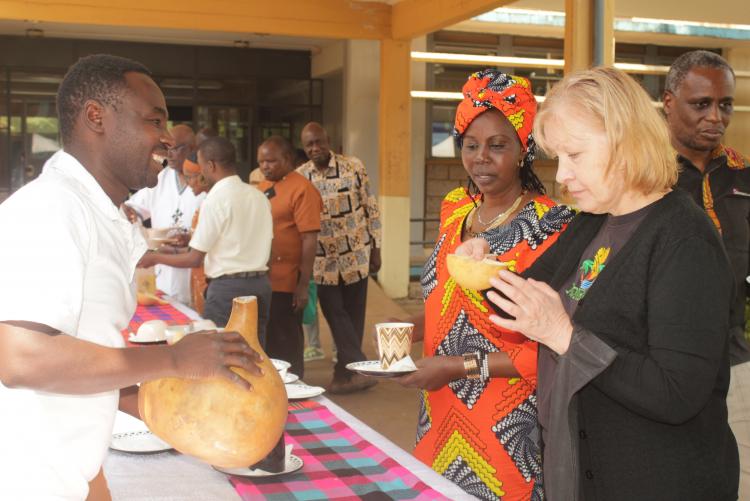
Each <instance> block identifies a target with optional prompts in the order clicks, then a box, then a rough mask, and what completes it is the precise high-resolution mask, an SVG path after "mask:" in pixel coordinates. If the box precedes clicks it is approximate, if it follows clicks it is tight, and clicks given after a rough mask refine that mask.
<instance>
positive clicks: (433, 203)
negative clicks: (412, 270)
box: [424, 158, 563, 241]
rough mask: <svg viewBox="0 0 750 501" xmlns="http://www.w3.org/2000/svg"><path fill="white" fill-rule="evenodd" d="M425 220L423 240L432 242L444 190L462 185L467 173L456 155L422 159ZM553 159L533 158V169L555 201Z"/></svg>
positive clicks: (557, 188)
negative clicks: (423, 166)
mask: <svg viewBox="0 0 750 501" xmlns="http://www.w3.org/2000/svg"><path fill="white" fill-rule="evenodd" d="M425 170H426V172H425V212H424V217H425V219H426V220H428V221H427V222H426V223H425V229H424V233H425V234H424V240H431V241H434V240H435V238H436V237H437V233H438V225H439V223H438V222H437V221H430V219H438V218H439V217H440V203H441V202H442V200H443V197H445V195H446V193H448V192H449V191H451V190H452V189H454V188H456V187H457V186H466V181H467V174H466V170H464V168H463V165H462V164H461V160H460V159H458V158H445V159H443V158H441V159H428V160H427V161H426V162H425ZM556 170H557V162H556V161H554V160H537V161H536V162H535V163H534V171H535V172H536V174H537V176H539V179H541V180H542V182H543V183H544V186H545V187H546V188H547V194H548V195H549V196H550V197H552V198H553V199H555V200H561V199H562V198H563V197H562V194H561V193H560V186H559V185H557V183H555V171H556Z"/></svg>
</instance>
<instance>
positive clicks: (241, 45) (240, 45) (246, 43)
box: [233, 40, 250, 49]
mask: <svg viewBox="0 0 750 501" xmlns="http://www.w3.org/2000/svg"><path fill="white" fill-rule="evenodd" d="M233 44H234V48H235V49H249V48H250V40H235V41H234V42H233Z"/></svg>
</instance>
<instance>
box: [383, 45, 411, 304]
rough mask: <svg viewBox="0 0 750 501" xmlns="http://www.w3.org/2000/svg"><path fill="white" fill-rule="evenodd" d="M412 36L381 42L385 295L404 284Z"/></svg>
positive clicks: (402, 292)
mask: <svg viewBox="0 0 750 501" xmlns="http://www.w3.org/2000/svg"><path fill="white" fill-rule="evenodd" d="M410 51H411V42H410V41H407V40H391V39H384V40H381V42H380V107H379V113H378V136H379V142H378V144H379V151H380V160H381V161H380V180H379V181H380V190H379V193H380V211H381V221H382V223H383V246H382V251H381V252H382V256H383V267H382V268H381V270H380V273H379V274H378V281H379V282H380V285H381V286H382V287H383V290H384V291H385V293H386V294H388V295H389V296H390V297H405V296H406V295H407V294H408V289H409V233H410V232H409V212H410V202H409V194H410V190H411V188H410V177H411V176H410V171H411V168H410V163H411V140H412V138H411V123H412V114H411V96H410V90H411V78H410V75H411V54H410Z"/></svg>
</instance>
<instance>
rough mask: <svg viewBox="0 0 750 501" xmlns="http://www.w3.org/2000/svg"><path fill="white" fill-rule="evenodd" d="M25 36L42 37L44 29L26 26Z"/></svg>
mask: <svg viewBox="0 0 750 501" xmlns="http://www.w3.org/2000/svg"><path fill="white" fill-rule="evenodd" d="M26 36H27V37H28V38H43V37H44V30H41V29H39V28H28V29H27V30H26Z"/></svg>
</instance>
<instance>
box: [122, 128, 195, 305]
mask: <svg viewBox="0 0 750 501" xmlns="http://www.w3.org/2000/svg"><path fill="white" fill-rule="evenodd" d="M170 133H171V134H172V138H173V140H174V146H172V147H170V148H169V149H168V150H167V166H168V167H169V168H167V169H164V170H162V171H161V172H160V173H159V179H158V182H157V183H156V187H154V188H144V189H142V190H140V191H138V192H137V193H135V194H134V195H133V196H132V197H130V200H128V201H127V202H126V204H125V207H126V208H128V207H129V208H131V209H133V210H135V212H136V213H137V214H138V217H140V218H141V219H149V218H150V219H151V227H152V228H179V229H181V230H184V231H188V230H189V229H190V228H191V223H192V221H193V214H195V211H196V209H198V207H200V204H201V202H202V201H203V199H204V198H205V196H206V195H205V194H201V195H198V196H196V195H195V194H194V193H193V190H191V189H190V188H189V187H188V185H187V181H185V177H184V175H183V174H182V165H183V163H184V162H185V159H186V158H187V157H188V155H190V154H191V153H192V152H193V151H194V149H195V134H194V133H193V129H191V128H190V127H188V126H187V125H183V124H181V125H175V126H174V127H173V128H172V130H171V131H170ZM126 210H127V209H126ZM155 272H156V287H157V288H159V289H160V290H162V291H164V292H165V293H167V294H169V295H170V296H173V297H174V298H175V299H177V300H178V301H180V302H181V303H184V304H190V270H184V269H179V268H172V267H169V266H157V267H156V270H155Z"/></svg>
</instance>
